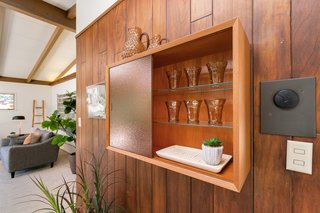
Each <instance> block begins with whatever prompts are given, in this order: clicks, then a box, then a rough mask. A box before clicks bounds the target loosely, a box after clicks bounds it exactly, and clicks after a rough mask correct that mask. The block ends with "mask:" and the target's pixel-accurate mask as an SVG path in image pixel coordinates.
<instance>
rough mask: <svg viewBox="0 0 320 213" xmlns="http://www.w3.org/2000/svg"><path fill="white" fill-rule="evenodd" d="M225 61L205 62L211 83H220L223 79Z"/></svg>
mask: <svg viewBox="0 0 320 213" xmlns="http://www.w3.org/2000/svg"><path fill="white" fill-rule="evenodd" d="M227 64H228V62H227V61H216V62H209V63H207V67H208V71H209V75H210V81H211V83H212V84H213V83H221V82H223V80H224V72H225V70H226V67H227Z"/></svg>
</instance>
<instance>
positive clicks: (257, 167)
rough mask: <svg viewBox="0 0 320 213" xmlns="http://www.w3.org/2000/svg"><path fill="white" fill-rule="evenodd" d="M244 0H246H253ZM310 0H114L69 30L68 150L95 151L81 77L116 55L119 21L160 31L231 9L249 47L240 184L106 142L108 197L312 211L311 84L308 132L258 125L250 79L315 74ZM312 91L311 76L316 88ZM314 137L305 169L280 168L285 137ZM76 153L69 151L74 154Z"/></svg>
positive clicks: (176, 206)
mask: <svg viewBox="0 0 320 213" xmlns="http://www.w3.org/2000/svg"><path fill="white" fill-rule="evenodd" d="M253 2H254V4H253ZM319 10H320V1H319V0H308V1H303V0H268V1H266V0H255V1H253V0H224V1H221V0H124V1H122V2H121V3H119V4H118V5H117V6H116V7H115V8H114V9H112V10H111V11H109V12H108V13H107V14H106V15H104V16H103V17H101V18H100V19H99V20H98V21H97V22H95V23H94V24H93V25H92V26H91V27H89V28H88V29H87V30H86V31H85V32H83V33H82V34H81V35H79V36H78V37H77V66H78V72H77V110H78V117H81V118H82V127H81V128H79V127H78V129H77V137H78V146H77V151H78V153H79V154H81V155H82V157H83V158H84V159H86V158H88V156H89V154H88V153H94V154H95V155H98V154H99V153H103V152H105V151H104V150H105V140H106V130H105V120H96V119H88V118H87V112H86V93H85V89H86V86H88V85H91V84H94V83H98V82H101V81H104V80H105V66H106V65H107V64H108V63H112V62H115V61H117V60H120V52H121V49H122V46H123V44H124V42H125V40H126V29H127V27H130V26H140V27H141V28H142V29H143V31H145V32H147V33H148V34H149V35H152V34H156V33H159V34H161V35H162V36H164V37H167V38H168V39H169V40H170V41H172V40H175V39H177V38H180V37H183V36H186V35H189V34H191V33H194V32H197V31H200V30H202V29H205V28H207V27H210V26H212V25H215V24H217V23H220V22H223V21H225V20H228V19H231V18H233V17H239V18H240V20H241V22H242V24H243V25H244V27H245V30H246V33H247V36H248V38H249V41H250V43H251V49H252V73H253V86H252V90H253V92H254V97H253V119H254V127H253V142H252V155H253V158H252V159H253V163H252V170H251V173H250V175H249V177H248V179H247V182H246V184H245V186H244V187H243V189H242V192H241V193H234V192H231V191H228V190H225V189H222V188H220V187H216V186H214V185H210V184H207V183H204V182H201V181H198V180H196V179H192V178H189V177H186V176H184V175H180V174H177V173H174V172H171V171H167V170H165V169H162V168H159V167H156V166H152V165H150V164H147V163H144V162H140V161H138V160H135V159H132V158H129V157H125V156H122V155H120V154H117V153H113V152H110V151H108V152H107V153H105V155H104V158H105V160H104V168H105V169H107V171H109V172H110V171H113V170H117V172H116V173H115V174H112V175H110V178H109V183H113V182H116V183H115V184H113V185H111V186H110V187H109V188H108V193H107V194H108V200H113V199H114V200H115V203H116V205H123V206H125V207H126V208H127V209H128V211H129V212H134V213H135V212H174V213H177V212H182V213H188V212H192V213H195V212H201V213H204V212H246V213H247V212H257V213H261V212H268V213H269V212H297V213H301V212H308V213H310V212H318V211H319V209H320V202H318V201H319V197H320V154H319V152H320V145H319V142H320V137H319V133H320V124H319V123H320V113H319V109H320V107H319V106H320V105H319V104H320V103H319V101H320V92H318V93H317V110H318V113H317V121H318V125H317V130H318V131H317V132H318V137H317V138H316V139H306V138H291V137H283V136H274V135H262V134H260V132H259V129H260V123H259V122H260V121H259V120H260V115H259V111H260V101H259V100H260V97H259V95H260V94H259V83H260V82H261V81H264V80H273V79H286V78H294V77H305V76H316V77H317V82H318V85H319V83H320V82H319V77H320V45H319V40H320V25H319V20H320V13H319ZM317 90H318V91H319V86H318V88H317ZM287 139H296V140H302V141H309V142H313V143H314V158H313V175H304V174H300V173H295V172H289V171H286V170H285V159H286V140H287ZM78 159H79V158H78Z"/></svg>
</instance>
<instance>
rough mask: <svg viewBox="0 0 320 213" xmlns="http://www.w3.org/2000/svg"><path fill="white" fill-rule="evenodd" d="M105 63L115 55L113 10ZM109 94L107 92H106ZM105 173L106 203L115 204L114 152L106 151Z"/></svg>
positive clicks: (108, 25) (107, 123) (108, 17)
mask: <svg viewBox="0 0 320 213" xmlns="http://www.w3.org/2000/svg"><path fill="white" fill-rule="evenodd" d="M106 16H107V18H106V19H107V20H106V22H107V34H106V37H107V63H108V64H110V63H113V62H114V54H115V43H114V41H115V37H114V36H115V32H114V28H113V25H114V19H115V10H111V11H110V12H109V13H108V14H107V15H106ZM105 79H106V80H107V81H108V80H109V77H108V76H107V75H106V76H105ZM107 92H109V90H107ZM107 129H109V119H108V118H107V119H106V139H107V140H108V139H109V132H108V130H107ZM107 162H108V165H107V172H108V181H107V182H108V192H107V201H108V202H113V203H114V202H115V175H114V171H115V155H114V152H112V151H109V150H107Z"/></svg>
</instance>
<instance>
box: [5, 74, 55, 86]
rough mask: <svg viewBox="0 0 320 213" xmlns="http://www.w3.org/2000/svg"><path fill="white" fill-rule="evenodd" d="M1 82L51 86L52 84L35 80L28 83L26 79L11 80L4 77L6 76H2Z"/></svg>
mask: <svg viewBox="0 0 320 213" xmlns="http://www.w3.org/2000/svg"><path fill="white" fill-rule="evenodd" d="M0 81H5V82H11V83H23V84H40V85H50V82H48V81H37V80H33V81H31V82H28V81H27V79H24V78H11V77H4V76H0Z"/></svg>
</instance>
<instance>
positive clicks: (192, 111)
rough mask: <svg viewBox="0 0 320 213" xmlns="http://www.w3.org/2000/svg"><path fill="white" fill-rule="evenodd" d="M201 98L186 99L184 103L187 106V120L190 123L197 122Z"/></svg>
mask: <svg viewBox="0 0 320 213" xmlns="http://www.w3.org/2000/svg"><path fill="white" fill-rule="evenodd" d="M201 102H202V101H201V100H187V101H184V104H185V106H186V108H187V122H188V123H191V124H197V123H199V113H200V106H201Z"/></svg>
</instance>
